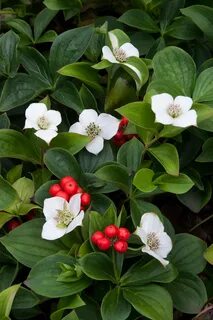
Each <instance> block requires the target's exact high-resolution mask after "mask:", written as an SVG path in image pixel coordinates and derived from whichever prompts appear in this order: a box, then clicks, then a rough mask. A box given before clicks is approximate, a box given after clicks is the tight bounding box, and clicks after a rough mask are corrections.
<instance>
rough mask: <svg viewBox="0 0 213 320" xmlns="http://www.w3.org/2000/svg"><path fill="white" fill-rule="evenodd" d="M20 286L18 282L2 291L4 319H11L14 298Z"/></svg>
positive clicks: (0, 306) (0, 311)
mask: <svg viewBox="0 0 213 320" xmlns="http://www.w3.org/2000/svg"><path fill="white" fill-rule="evenodd" d="M19 287H20V284H16V285H14V286H12V287H9V288H7V289H5V290H4V291H2V292H0V318H1V319H2V320H7V319H8V320H9V319H10V318H9V314H10V311H11V308H12V304H13V300H14V298H15V295H16V293H17V291H18V289H19Z"/></svg>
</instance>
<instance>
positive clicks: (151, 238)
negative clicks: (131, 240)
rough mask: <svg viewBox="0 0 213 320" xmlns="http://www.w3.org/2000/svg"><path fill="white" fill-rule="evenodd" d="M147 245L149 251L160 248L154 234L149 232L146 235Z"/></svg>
mask: <svg viewBox="0 0 213 320" xmlns="http://www.w3.org/2000/svg"><path fill="white" fill-rule="evenodd" d="M147 245H148V246H149V247H150V249H151V250H157V249H158V248H159V246H160V241H159V239H158V237H157V235H156V233H155V232H150V233H149V234H148V235H147Z"/></svg>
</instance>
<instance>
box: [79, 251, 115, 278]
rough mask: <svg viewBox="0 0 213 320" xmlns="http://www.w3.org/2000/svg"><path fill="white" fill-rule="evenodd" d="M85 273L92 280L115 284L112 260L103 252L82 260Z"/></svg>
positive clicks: (81, 263) (89, 255) (88, 255)
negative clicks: (107, 281)
mask: <svg viewBox="0 0 213 320" xmlns="http://www.w3.org/2000/svg"><path fill="white" fill-rule="evenodd" d="M80 265H81V267H82V270H83V272H84V273H85V274H86V275H87V276H88V277H89V278H91V279H95V280H109V281H112V282H115V276H114V271H113V264H112V261H111V259H110V258H109V257H108V256H107V255H106V254H105V253H102V252H92V253H89V254H87V255H85V256H84V257H83V258H81V259H80Z"/></svg>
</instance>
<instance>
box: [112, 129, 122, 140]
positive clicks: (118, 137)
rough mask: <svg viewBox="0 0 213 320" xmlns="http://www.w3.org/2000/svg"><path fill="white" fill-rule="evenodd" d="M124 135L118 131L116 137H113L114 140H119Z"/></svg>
mask: <svg viewBox="0 0 213 320" xmlns="http://www.w3.org/2000/svg"><path fill="white" fill-rule="evenodd" d="M123 136H124V134H123V131H121V130H118V132H117V133H116V135H115V136H114V139H116V140H121V139H122V138H123Z"/></svg>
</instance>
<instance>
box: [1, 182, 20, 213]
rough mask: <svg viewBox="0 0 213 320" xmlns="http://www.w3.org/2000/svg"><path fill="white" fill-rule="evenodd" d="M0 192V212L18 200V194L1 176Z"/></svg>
mask: <svg viewBox="0 0 213 320" xmlns="http://www.w3.org/2000/svg"><path fill="white" fill-rule="evenodd" d="M0 190H1V197H0V210H4V209H7V208H8V207H10V206H11V205H13V204H14V203H15V201H16V200H17V199H18V194H17V192H16V190H15V189H14V188H13V187H12V186H11V185H10V184H9V183H8V182H7V181H6V180H5V179H3V177H2V176H0Z"/></svg>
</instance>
